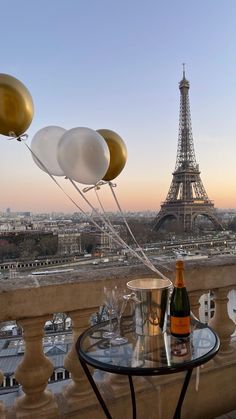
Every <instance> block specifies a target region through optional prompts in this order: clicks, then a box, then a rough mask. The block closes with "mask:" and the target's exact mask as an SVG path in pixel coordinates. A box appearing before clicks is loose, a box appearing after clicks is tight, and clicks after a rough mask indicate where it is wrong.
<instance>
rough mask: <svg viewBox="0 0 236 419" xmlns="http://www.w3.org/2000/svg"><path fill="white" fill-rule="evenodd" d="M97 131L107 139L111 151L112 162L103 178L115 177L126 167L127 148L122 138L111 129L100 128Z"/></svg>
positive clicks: (107, 179) (108, 179)
mask: <svg viewBox="0 0 236 419" xmlns="http://www.w3.org/2000/svg"><path fill="white" fill-rule="evenodd" d="M97 132H98V133H99V134H100V135H101V136H102V137H103V138H104V140H105V141H106V143H107V145H108V148H109V151H110V164H109V167H108V169H107V172H106V174H105V176H104V177H103V178H102V179H103V180H106V181H110V180H112V179H115V178H116V177H117V176H118V175H119V174H120V172H121V171H122V170H123V169H124V167H125V163H126V160H127V149H126V145H125V143H124V141H123V140H122V138H121V137H120V136H119V135H118V134H117V133H116V132H114V131H111V130H109V129H98V130H97Z"/></svg>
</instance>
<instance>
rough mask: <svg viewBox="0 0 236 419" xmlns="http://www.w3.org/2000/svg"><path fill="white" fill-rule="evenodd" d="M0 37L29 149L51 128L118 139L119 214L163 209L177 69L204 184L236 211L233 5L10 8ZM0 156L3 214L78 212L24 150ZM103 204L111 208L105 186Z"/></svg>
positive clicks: (107, 1) (98, 1)
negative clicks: (26, 119)
mask: <svg viewBox="0 0 236 419" xmlns="http://www.w3.org/2000/svg"><path fill="white" fill-rule="evenodd" d="M0 33H1V40H2V42H1V65H0V72H1V73H7V74H11V75H13V76H14V77H16V78H18V79H19V80H21V81H22V82H23V83H24V84H25V85H26V86H27V88H28V89H29V91H30V92H31V95H32V97H33V101H34V105H35V115H34V119H33V122H32V124H31V126H30V127H29V129H28V131H27V132H28V134H29V141H28V144H30V141H31V139H32V137H33V135H34V134H35V133H36V132H37V131H38V130H39V129H40V128H43V127H45V126H48V125H58V126H61V127H63V128H65V129H70V128H74V127H89V128H92V129H94V130H97V129H100V128H108V129H111V130H114V131H116V132H117V133H118V134H119V135H120V136H121V137H122V138H123V140H124V141H125V143H126V146H127V150H128V160H127V164H126V166H125V168H124V170H123V172H122V174H121V175H120V176H119V177H118V178H117V179H116V183H117V188H116V194H117V197H118V199H119V202H120V204H121V206H122V207H123V209H124V210H148V209H149V210H157V211H158V209H159V207H160V203H161V201H163V200H165V198H166V195H167V192H168V189H169V186H170V183H171V180H172V172H173V170H174V167H175V160H176V151H177V140H178V118H179V88H178V82H179V81H180V79H181V78H182V63H183V62H185V63H186V77H187V79H188V80H189V81H190V92H189V94H190V105H191V117H192V128H193V138H194V145H195V153H196V159H197V163H198V164H199V167H200V171H201V178H202V181H203V184H204V186H205V189H206V191H207V193H208V195H209V198H210V199H212V200H213V201H214V202H215V206H216V207H217V208H236V164H235V162H236V2H235V0H226V1H222V0H198V1H194V0H186V1H183V0H179V1H174V0H173V1H159V0H147V1H141V0H117V1H115V0H113V1H112V0H50V1H49V0H41V1H38V2H36V1H32V0H22V1H19V0H8V1H2V2H1V26H0ZM0 147H1V154H0V156H1V165H0V173H1V200H0V211H4V210H5V209H6V208H7V207H10V208H11V210H12V211H26V210H28V211H32V212H51V211H63V212H74V211H76V210H77V209H76V207H75V206H74V205H73V204H72V203H71V202H70V201H69V200H68V199H67V198H66V197H65V196H64V195H63V193H62V192H61V191H60V190H59V189H58V188H57V187H56V185H55V184H54V183H53V182H52V180H51V179H50V178H49V176H48V175H47V174H46V173H44V172H43V171H41V170H40V169H39V168H38V167H37V166H36V164H35V163H34V161H33V160H32V157H31V155H30V152H29V151H28V150H27V148H26V147H25V146H24V144H23V143H19V142H17V141H15V140H11V141H9V140H8V139H7V137H3V136H0ZM58 179H59V178H58ZM59 181H60V182H62V184H63V187H64V188H65V189H66V190H68V191H70V192H69V193H71V194H72V196H73V197H74V198H75V199H76V200H77V199H78V202H79V203H80V202H81V201H80V199H79V196H78V194H77V195H76V193H75V192H74V191H71V188H69V184H68V181H66V180H63V179H62V178H60V179H59ZM82 187H83V186H82ZM87 197H88V198H89V199H91V200H92V202H93V205H94V206H98V205H97V203H96V201H94V200H93V198H94V193H93V192H89V193H88V195H87ZM100 197H101V199H102V200H103V203H104V206H105V208H106V209H107V210H114V209H115V205H114V202H113V199H112V197H111V195H110V194H109V190H108V188H107V187H104V188H102V190H101V191H100ZM84 209H85V210H87V207H84Z"/></svg>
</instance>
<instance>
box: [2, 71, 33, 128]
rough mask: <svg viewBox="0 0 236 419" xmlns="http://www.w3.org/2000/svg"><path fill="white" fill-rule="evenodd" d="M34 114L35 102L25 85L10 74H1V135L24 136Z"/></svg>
mask: <svg viewBox="0 0 236 419" xmlns="http://www.w3.org/2000/svg"><path fill="white" fill-rule="evenodd" d="M33 114H34V105H33V100H32V97H31V95H30V92H29V91H28V89H27V88H26V87H25V86H24V84H23V83H21V82H20V81H19V80H17V79H16V78H15V77H12V76H9V75H8V74H0V134H2V135H7V136H11V135H12V133H14V134H15V135H17V136H19V135H21V134H23V133H24V132H25V131H26V130H27V128H28V127H29V126H30V124H31V121H32V119H33Z"/></svg>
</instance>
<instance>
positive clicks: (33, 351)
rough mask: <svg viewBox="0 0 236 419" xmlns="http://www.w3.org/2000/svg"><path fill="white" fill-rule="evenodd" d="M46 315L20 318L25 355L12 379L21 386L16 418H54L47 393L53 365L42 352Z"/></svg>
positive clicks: (51, 399) (54, 406)
mask: <svg viewBox="0 0 236 419" xmlns="http://www.w3.org/2000/svg"><path fill="white" fill-rule="evenodd" d="M47 320H48V316H42V317H37V318H30V319H22V320H20V321H19V324H20V326H22V328H23V338H24V344H25V354H24V357H23V360H22V362H21V363H20V364H19V365H18V366H17V369H16V371H15V378H16V380H17V381H18V383H20V384H21V385H22V388H23V391H24V393H25V394H24V395H23V396H21V397H19V398H18V399H17V400H16V402H15V408H16V417H17V418H22V419H23V418H24V419H27V418H29V419H31V418H33V417H35V418H43V419H55V417H56V416H57V411H58V410H57V404H56V401H55V398H54V395H53V394H52V393H51V391H49V390H46V387H47V384H48V379H49V378H50V376H51V375H52V373H53V370H54V366H53V364H52V362H51V361H50V360H49V359H48V358H47V357H45V355H44V352H43V336H44V325H45V322H46V321H47Z"/></svg>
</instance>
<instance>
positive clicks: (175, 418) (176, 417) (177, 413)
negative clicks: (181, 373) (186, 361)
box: [173, 368, 193, 419]
mask: <svg viewBox="0 0 236 419" xmlns="http://www.w3.org/2000/svg"><path fill="white" fill-rule="evenodd" d="M192 372H193V368H191V369H190V370H188V371H187V374H186V376H185V379H184V384H183V387H182V390H181V393H180V396H179V400H178V404H177V407H176V410H175V414H174V416H173V419H180V418H181V407H182V404H183V401H184V397H185V394H186V391H187V388H188V385H189V381H190V378H191V375H192Z"/></svg>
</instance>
